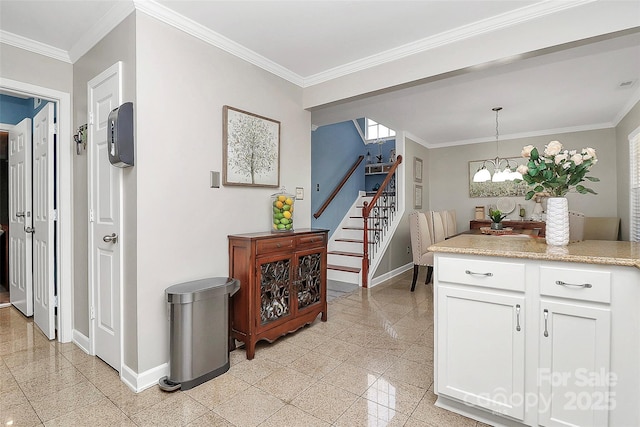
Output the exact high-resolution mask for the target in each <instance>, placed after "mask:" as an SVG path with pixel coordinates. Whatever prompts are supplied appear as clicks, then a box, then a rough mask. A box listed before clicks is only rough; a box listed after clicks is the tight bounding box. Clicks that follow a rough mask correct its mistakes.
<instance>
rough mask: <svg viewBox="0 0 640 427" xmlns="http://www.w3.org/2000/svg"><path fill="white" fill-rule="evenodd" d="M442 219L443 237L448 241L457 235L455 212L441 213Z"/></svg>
mask: <svg viewBox="0 0 640 427" xmlns="http://www.w3.org/2000/svg"><path fill="white" fill-rule="evenodd" d="M441 215H442V217H443V218H444V236H445V237H446V238H447V239H448V238H449V237H451V236H455V235H456V234H458V224H457V223H456V211H455V210H448V211H442V212H441Z"/></svg>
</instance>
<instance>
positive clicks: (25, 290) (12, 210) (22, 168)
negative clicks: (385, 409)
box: [9, 119, 33, 316]
mask: <svg viewBox="0 0 640 427" xmlns="http://www.w3.org/2000/svg"><path fill="white" fill-rule="evenodd" d="M31 188H32V187H31V119H24V120H23V121H21V122H20V123H18V124H17V125H16V126H15V127H14V128H13V130H11V131H9V292H10V299H11V304H13V305H14V306H15V307H16V308H17V309H18V310H20V311H21V312H22V313H23V314H24V315H25V316H32V315H33V283H32V282H31V274H32V271H31V265H32V258H31V257H32V252H31V248H32V240H33V238H32V235H31V234H30V233H28V232H27V230H30V228H29V227H33V224H32V222H31Z"/></svg>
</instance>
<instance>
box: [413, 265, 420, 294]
mask: <svg viewBox="0 0 640 427" xmlns="http://www.w3.org/2000/svg"><path fill="white" fill-rule="evenodd" d="M418 270H420V266H419V265H418V264H413V280H412V281H411V292H413V291H415V290H416V280H418Z"/></svg>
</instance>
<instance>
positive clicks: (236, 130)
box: [222, 105, 280, 187]
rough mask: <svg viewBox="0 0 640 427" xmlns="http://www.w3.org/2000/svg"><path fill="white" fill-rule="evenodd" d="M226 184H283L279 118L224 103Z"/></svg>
mask: <svg viewBox="0 0 640 427" xmlns="http://www.w3.org/2000/svg"><path fill="white" fill-rule="evenodd" d="M222 112H223V114H222V115H223V128H222V133H223V137H222V138H223V142H222V146H223V153H222V162H223V166H222V167H223V181H222V183H223V184H224V185H242V186H250V187H279V186H280V122H278V121H276V120H273V119H269V118H267V117H262V116H259V115H257V114H253V113H249V112H247V111H242V110H239V109H237V108H233V107H229V106H228V105H225V106H224V107H223V109H222Z"/></svg>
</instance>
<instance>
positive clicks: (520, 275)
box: [435, 257, 525, 291]
mask: <svg viewBox="0 0 640 427" xmlns="http://www.w3.org/2000/svg"><path fill="white" fill-rule="evenodd" d="M435 270H436V274H437V275H438V280H439V281H440V282H449V283H460V284H464V285H474V286H482V287H486V288H495V289H507V290H512V291H524V281H525V272H524V271H525V267H524V264H521V263H517V262H499V261H488V260H487V261H485V260H477V259H466V258H453V257H444V258H442V257H441V258H439V259H438V265H437V266H436V269H435Z"/></svg>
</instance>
